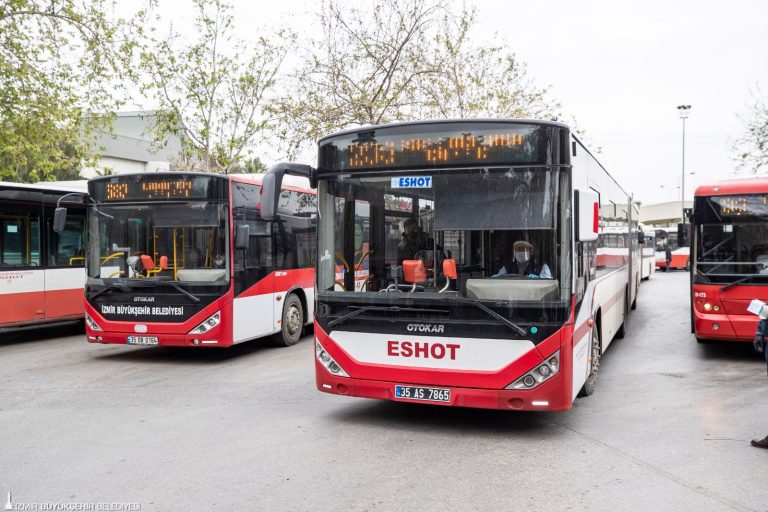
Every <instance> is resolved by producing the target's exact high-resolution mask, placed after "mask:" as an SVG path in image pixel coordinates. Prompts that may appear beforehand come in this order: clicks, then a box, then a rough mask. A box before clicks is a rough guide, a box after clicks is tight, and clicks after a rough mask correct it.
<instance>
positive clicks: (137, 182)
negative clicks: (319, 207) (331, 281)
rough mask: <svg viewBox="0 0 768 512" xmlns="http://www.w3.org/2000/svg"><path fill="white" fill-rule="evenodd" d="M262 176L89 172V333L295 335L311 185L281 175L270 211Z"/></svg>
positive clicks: (205, 337) (289, 340)
mask: <svg viewBox="0 0 768 512" xmlns="http://www.w3.org/2000/svg"><path fill="white" fill-rule="evenodd" d="M260 186H261V177H260V176H247V175H229V176H226V175H215V174H200V173H180V172H173V173H141V174H121V175H116V176H106V177H102V178H96V179H93V180H90V182H89V184H88V187H89V193H90V197H91V199H90V206H89V217H88V219H89V220H88V255H87V264H86V268H87V275H88V276H87V282H86V285H85V295H86V305H85V311H86V317H85V321H86V335H87V339H88V341H89V342H91V343H117V344H131V345H161V346H162V345H173V346H201V347H228V346H230V345H233V344H235V343H240V342H243V341H247V340H251V339H254V338H259V337H262V336H267V335H272V334H278V336H276V337H275V340H276V341H277V342H278V343H279V344H282V345H286V346H287V345H292V344H294V343H296V342H297V341H298V340H299V338H300V337H301V335H302V332H303V330H304V327H305V325H306V324H307V323H309V322H311V320H312V314H313V309H314V275H315V273H314V263H315V250H316V236H315V233H316V227H315V226H316V223H317V214H316V201H315V198H316V194H315V192H314V191H312V190H308V188H307V186H306V180H305V179H302V178H294V179H293V181H287V182H286V183H285V186H284V188H283V190H282V191H281V192H280V194H279V203H278V205H277V206H278V212H279V215H277V216H276V217H275V218H274V220H271V221H269V222H267V221H265V220H263V219H262V218H261V216H260V215H259V205H258V201H259V194H260V190H259V189H260Z"/></svg>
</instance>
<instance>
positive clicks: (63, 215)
mask: <svg viewBox="0 0 768 512" xmlns="http://www.w3.org/2000/svg"><path fill="white" fill-rule="evenodd" d="M66 223H67V209H66V208H63V207H59V208H56V210H54V212H53V231H54V232H56V233H61V232H62V231H64V225H65V224H66Z"/></svg>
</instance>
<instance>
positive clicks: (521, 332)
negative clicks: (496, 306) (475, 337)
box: [451, 297, 526, 336]
mask: <svg viewBox="0 0 768 512" xmlns="http://www.w3.org/2000/svg"><path fill="white" fill-rule="evenodd" d="M451 300H454V301H457V302H461V303H463V304H473V305H475V306H477V307H478V308H480V309H482V310H483V311H485V312H486V313H488V314H489V315H491V316H492V317H493V318H495V319H496V320H499V321H500V322H502V323H504V325H506V326H507V327H509V328H510V329H512V330H513V331H515V332H516V333H517V334H519V335H520V336H525V334H526V331H525V329H523V328H522V327H520V326H519V325H517V324H514V323H512V322H511V321H510V320H509V319H507V318H504V317H503V316H502V315H500V314H498V313H497V312H495V311H494V310H492V309H491V308H489V307H488V306H486V305H485V304H483V303H482V302H479V301H477V300H474V299H466V298H464V297H456V298H452V299H451Z"/></svg>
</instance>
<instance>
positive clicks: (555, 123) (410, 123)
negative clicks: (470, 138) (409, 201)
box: [318, 118, 570, 144]
mask: <svg viewBox="0 0 768 512" xmlns="http://www.w3.org/2000/svg"><path fill="white" fill-rule="evenodd" d="M446 123H510V124H538V125H546V126H557V127H559V128H566V129H570V128H569V127H568V125H567V124H564V123H561V122H559V121H546V120H543V119H511V118H509V119H489V118H481V119H472V118H465V119H429V120H419V121H404V122H402V123H386V124H377V125H371V126H358V127H356V128H349V129H347V130H342V131H339V132H334V133H331V134H328V135H326V136H325V137H322V138H321V139H320V140H319V141H318V144H320V143H322V142H323V141H324V140H325V139H329V138H332V137H338V136H339V135H345V134H349V133H357V132H360V131H369V130H378V129H379V128H392V127H394V126H420V125H428V124H446Z"/></svg>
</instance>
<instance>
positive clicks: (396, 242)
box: [261, 120, 641, 410]
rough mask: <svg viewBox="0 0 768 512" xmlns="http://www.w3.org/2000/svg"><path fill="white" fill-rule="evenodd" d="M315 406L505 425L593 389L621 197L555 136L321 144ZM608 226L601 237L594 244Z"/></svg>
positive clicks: (517, 127)
mask: <svg viewBox="0 0 768 512" xmlns="http://www.w3.org/2000/svg"><path fill="white" fill-rule="evenodd" d="M286 173H287V174H291V173H294V174H303V175H307V176H309V178H310V182H311V183H312V184H315V183H316V184H317V191H318V214H319V215H318V216H319V223H318V260H317V285H316V291H317V306H316V312H315V315H316V316H315V355H316V357H315V369H316V384H317V388H318V389H319V390H320V391H323V392H326V393H335V394H341V395H349V396H357V397H367V398H377V399H385V400H398V401H404V402H429V403H435V404H442V405H452V406H466V407H483V408H493V409H518V410H524V409H527V410H530V409H537V410H547V409H548V410H564V409H568V408H570V407H571V406H572V404H573V400H574V398H575V397H576V396H577V395H578V394H579V393H582V394H585V395H588V394H590V393H592V392H593V390H594V386H595V382H596V378H597V373H598V369H599V366H600V360H601V355H602V353H603V352H604V351H605V349H606V348H607V347H608V345H609V344H610V343H611V340H612V339H614V338H615V337H617V336H618V337H621V336H622V335H623V333H624V331H625V328H626V322H627V318H628V314H629V311H630V309H631V307H632V306H633V304H634V302H635V298H636V293H637V287H638V284H639V282H640V277H641V276H640V251H639V247H640V242H639V239H638V237H639V236H640V232H639V230H638V223H637V219H636V217H635V214H634V208H632V207H631V198H630V196H629V194H627V193H626V192H625V191H624V190H623V189H622V188H621V187H620V186H619V185H618V183H616V181H615V180H614V179H613V178H612V177H611V176H610V175H609V174H608V173H607V172H606V171H605V169H604V168H603V167H602V166H601V165H600V164H599V163H598V162H597V160H595V158H594V157H593V156H592V155H591V154H590V153H589V152H588V151H587V150H586V149H585V148H584V146H583V145H582V144H581V143H580V142H579V141H578V140H577V139H576V138H575V137H573V136H572V134H571V132H570V130H569V129H568V127H567V126H565V125H563V124H560V123H556V122H544V121H523V120H521V121H516V120H511V121H474V120H473V121H445V122H414V123H405V124H393V125H385V126H375V127H366V128H361V129H356V130H350V131H346V132H342V133H338V134H334V135H330V136H328V137H325V138H323V139H321V140H320V142H319V158H318V166H317V168H316V169H310V168H305V167H297V166H295V165H291V164H278V165H276V166H274V167H273V168H272V169H271V170H270V172H269V173H268V174H267V176H266V177H265V178H264V187H263V189H262V198H261V201H262V214H263V215H264V216H265V218H271V217H272V215H273V214H274V213H273V210H274V205H275V204H276V199H275V198H276V197H277V196H276V194H278V191H279V188H280V182H281V178H282V177H283V175H285V174H286ZM608 227H610V229H609V231H610V233H611V238H610V239H601V238H600V237H601V236H602V235H601V231H602V230H603V228H606V229H607V228H608Z"/></svg>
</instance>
